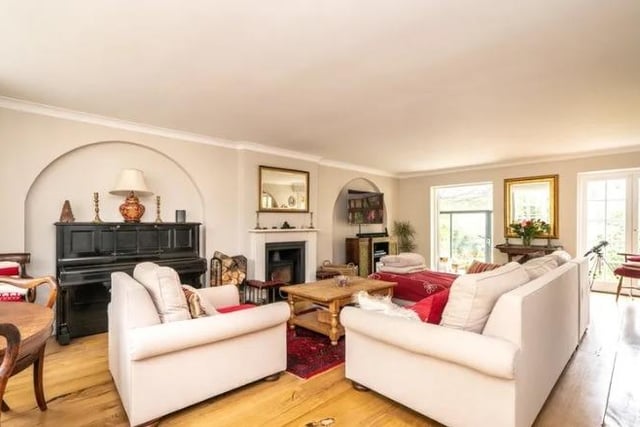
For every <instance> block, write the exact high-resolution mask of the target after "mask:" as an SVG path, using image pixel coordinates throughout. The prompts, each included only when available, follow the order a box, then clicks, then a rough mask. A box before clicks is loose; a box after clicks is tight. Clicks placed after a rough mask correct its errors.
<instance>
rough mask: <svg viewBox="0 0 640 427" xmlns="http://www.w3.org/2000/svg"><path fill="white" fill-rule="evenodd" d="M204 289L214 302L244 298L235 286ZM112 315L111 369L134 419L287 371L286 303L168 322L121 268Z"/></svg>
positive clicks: (148, 418)
mask: <svg viewBox="0 0 640 427" xmlns="http://www.w3.org/2000/svg"><path fill="white" fill-rule="evenodd" d="M201 295H202V296H203V297H206V298H207V299H208V301H209V302H210V303H211V304H213V306H214V307H222V306H230V305H236V304H238V303H239V298H238V289H237V287H236V286H233V285H226V286H218V287H212V288H205V289H203V290H202V294H201ZM108 315H109V333H108V337H109V370H110V371H111V375H112V376H113V380H114V382H115V384H116V387H117V389H118V393H119V394H120V398H121V400H122V405H123V406H124V409H125V411H126V413H127V416H128V417H129V422H130V424H131V425H139V424H144V423H147V422H149V421H152V420H155V419H158V418H159V417H161V416H163V415H165V414H168V413H171V412H173V411H176V410H178V409H181V408H184V407H186V406H189V405H192V404H194V403H197V402H200V401H202V400H205V399H208V398H210V397H212V396H216V395H218V394H221V393H224V392H226V391H228V390H231V389H234V388H236V387H239V386H242V385H245V384H247V383H250V382H253V381H256V380H259V379H262V378H265V377H268V376H272V375H274V374H277V373H280V372H282V371H284V370H285V369H286V363H287V355H286V321H287V319H288V318H289V306H288V305H287V303H286V302H278V303H274V304H268V305H263V306H258V307H255V308H251V309H246V310H240V311H235V312H231V313H226V314H218V315H215V316H210V317H201V318H197V319H190V320H181V321H174V322H169V323H161V322H160V317H159V315H158V312H157V311H156V307H155V306H154V303H153V301H152V299H151V297H150V295H149V293H148V292H147V290H146V289H145V288H144V287H143V286H142V285H141V284H140V283H139V282H137V281H136V280H135V279H134V278H132V277H131V276H129V275H128V274H126V273H121V272H118V273H113V274H112V276H111V303H110V304H109V309H108Z"/></svg>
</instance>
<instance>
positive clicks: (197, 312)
mask: <svg viewBox="0 0 640 427" xmlns="http://www.w3.org/2000/svg"><path fill="white" fill-rule="evenodd" d="M182 292H184V297H185V298H186V299H187V306H188V307H189V314H190V315H191V318H192V319H195V318H198V317H206V316H207V313H206V311H205V309H204V307H203V306H202V298H200V294H199V293H198V291H197V289H196V288H194V287H193V286H189V285H182Z"/></svg>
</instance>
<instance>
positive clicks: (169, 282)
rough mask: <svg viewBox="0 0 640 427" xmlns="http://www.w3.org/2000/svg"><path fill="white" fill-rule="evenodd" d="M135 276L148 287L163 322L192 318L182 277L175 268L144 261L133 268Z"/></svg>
mask: <svg viewBox="0 0 640 427" xmlns="http://www.w3.org/2000/svg"><path fill="white" fill-rule="evenodd" d="M133 278H134V279H136V280H137V281H138V282H140V284H142V286H144V287H145V288H146V289H147V292H149V295H150V296H151V299H152V300H153V303H154V304H155V306H156V310H157V311H158V315H159V316H160V320H161V321H162V322H163V323H164V322H174V321H178V320H188V319H191V314H190V313H189V306H188V305H187V299H186V298H185V296H184V292H183V291H182V285H181V284H180V277H179V276H178V273H176V271H175V270H174V269H173V268H170V267H161V266H159V265H157V264H154V263H152V262H142V263H140V264H138V265H136V268H135V269H134V270H133Z"/></svg>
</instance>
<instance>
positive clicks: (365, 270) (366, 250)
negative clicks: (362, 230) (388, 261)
mask: <svg viewBox="0 0 640 427" xmlns="http://www.w3.org/2000/svg"><path fill="white" fill-rule="evenodd" d="M397 253H398V244H397V243H396V240H395V239H393V238H391V237H347V239H346V241H345V255H346V262H347V263H350V262H351V263H354V264H356V265H357V266H358V275H359V276H362V277H367V276H368V275H369V274H371V273H373V272H375V266H376V263H377V262H378V261H380V258H382V257H383V256H385V255H396V254H397Z"/></svg>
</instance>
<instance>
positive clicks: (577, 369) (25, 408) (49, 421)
mask: <svg viewBox="0 0 640 427" xmlns="http://www.w3.org/2000/svg"><path fill="white" fill-rule="evenodd" d="M44 378H45V394H46V397H47V401H48V405H49V409H48V410H47V411H46V412H40V410H39V409H38V408H37V406H36V402H35V399H34V396H33V389H32V385H31V381H32V380H31V370H27V371H25V372H23V373H21V374H19V375H17V376H15V377H13V378H11V379H10V381H9V384H8V387H7V392H6V394H5V398H6V401H7V403H8V404H9V405H10V406H11V408H12V410H11V411H9V412H6V413H3V414H2V416H1V418H0V420H1V422H2V427H11V426H29V427H31V426H39V425H42V426H56V427H57V426H65V427H69V426H126V425H128V423H127V418H126V415H125V414H124V411H123V409H122V406H121V405H120V400H119V397H118V394H117V392H116V390H115V387H114V385H113V382H112V380H111V377H110V375H109V372H108V369H107V339H106V334H101V335H94V336H90V337H84V338H80V339H75V340H73V341H72V343H71V344H70V345H68V346H64V347H61V346H58V345H57V344H56V343H55V341H54V340H51V342H50V343H49V344H48V351H47V356H46V361H45V377H44ZM610 386H611V391H610V393H609V389H610ZM327 417H332V418H334V419H335V423H333V424H332V425H333V426H336V427H338V426H340V427H342V426H438V425H440V424H438V423H436V422H434V421H431V420H429V419H427V418H425V417H423V416H421V415H419V414H417V413H415V412H413V411H411V410H409V409H407V408H405V407H403V406H401V405H398V404H396V403H394V402H392V401H390V400H388V399H386V398H384V397H382V396H380V395H378V394H376V393H374V392H358V391H356V390H354V389H353V388H352V387H351V384H350V383H349V381H347V380H345V379H344V366H340V367H337V368H334V369H332V370H330V371H328V372H326V373H324V374H322V375H319V376H316V377H314V378H312V379H310V380H302V379H299V378H297V377H295V376H293V375H290V374H284V375H283V376H282V377H281V378H280V379H279V380H278V381H276V382H257V383H254V384H251V385H248V386H245V387H242V388H240V389H237V390H234V391H232V392H229V393H226V394H224V395H222V396H217V397H214V398H211V399H209V400H207V401H205V402H202V403H200V404H197V405H194V406H192V407H190V408H187V409H184V410H182V411H179V412H177V413H174V414H172V415H169V416H167V417H165V418H163V419H162V421H161V423H160V425H161V426H305V425H307V424H308V423H312V422H314V421H315V422H317V421H319V420H322V419H324V418H327ZM603 422H604V423H605V425H607V426H624V427H630V426H640V300H638V299H635V300H634V301H630V300H628V299H626V298H621V300H620V302H619V303H618V305H616V304H615V302H614V297H613V296H612V295H607V294H593V296H592V324H591V327H590V329H589V330H588V331H587V334H586V335H585V338H584V339H583V341H582V343H581V345H580V347H579V348H578V350H577V351H576V353H575V354H574V356H573V358H572V360H571V361H570V363H569V365H568V366H567V368H566V370H565V373H564V374H563V376H562V377H561V378H560V380H559V382H558V384H557V385H556V387H555V389H554V390H553V391H552V394H551V396H550V397H549V399H548V400H547V403H546V404H545V406H544V407H543V409H542V411H541V413H540V415H539V417H538V420H537V421H536V423H535V425H536V426H554V427H555V426H580V427H588V426H599V425H603Z"/></svg>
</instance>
